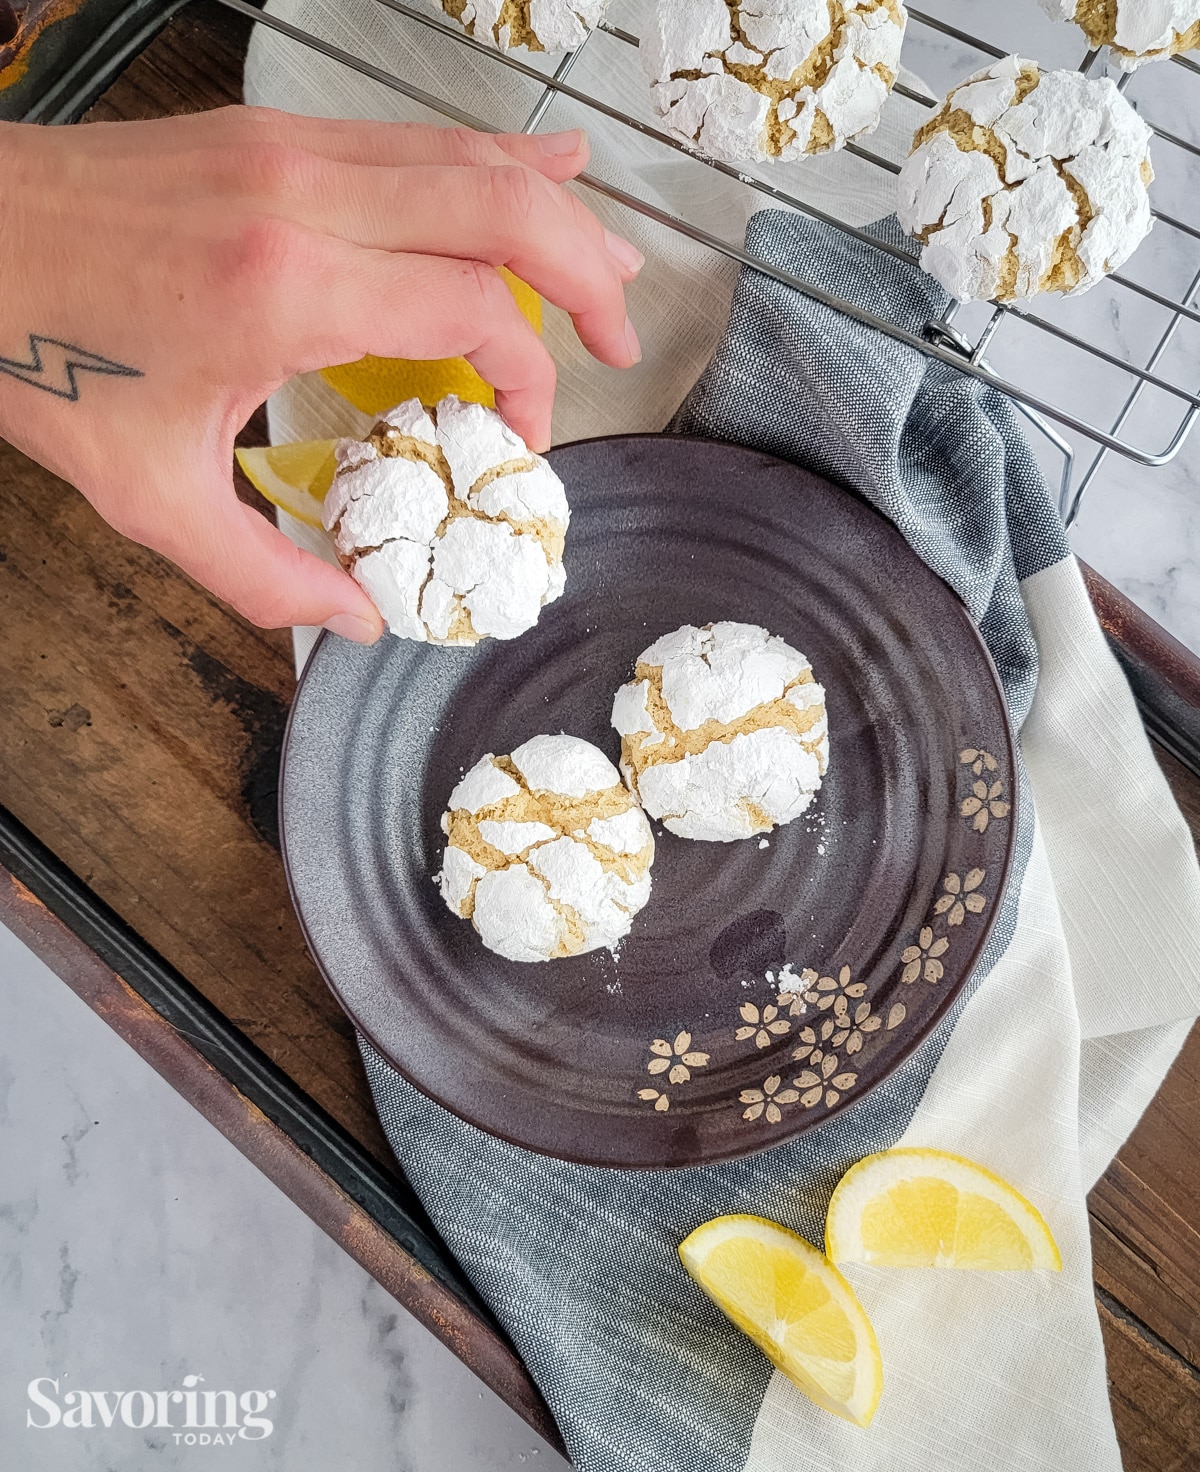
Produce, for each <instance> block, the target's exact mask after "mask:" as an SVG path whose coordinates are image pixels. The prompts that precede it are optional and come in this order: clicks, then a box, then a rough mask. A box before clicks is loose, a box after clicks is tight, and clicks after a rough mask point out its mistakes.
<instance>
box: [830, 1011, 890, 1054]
mask: <svg viewBox="0 0 1200 1472" xmlns="http://www.w3.org/2000/svg"><path fill="white" fill-rule="evenodd" d="M845 1021H846V1022H847V1023H848V1024H849V1026H848V1027H843V1028H842V1029H841V1030H840V1031H838V1032H835V1033H834V1035H833V1038H832V1042H833V1046H834V1047H835V1048H843V1047H844V1048H845V1050H846V1052H847V1053H859V1052H861V1051H862V1045H863V1042H864V1040H865V1039H864V1035H865V1034H869V1033H873V1032H878V1031H879V1029H880V1028H881V1027H882V1026H883V1018H882V1017H875V1016H873V1015H872V1012H871V1004H870V1002H860V1003H859V1004H858V1006H857V1007H855V1009H854V1014H853V1016H850V1017H847V1018H846V1019H845Z"/></svg>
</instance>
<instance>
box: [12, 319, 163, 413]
mask: <svg viewBox="0 0 1200 1472" xmlns="http://www.w3.org/2000/svg"><path fill="white" fill-rule="evenodd" d="M77 372H82V373H105V374H108V375H109V376H112V377H116V378H142V377H144V375H143V373H142V371H141V369H140V368H129V367H127V366H126V365H125V364H124V363H114V362H113V360H112V359H111V358H102V357H101V356H100V354H99V353H91V352H89V351H88V350H87V348H80V347H76V346H75V344H74V343H70V342H61V341H60V340H59V339H58V338H57V337H43V336H42V335H41V334H40V333H38V332H31V333H30V334H29V361H28V362H27V363H22V362H20V361H19V360H18V359H16V358H5V357H0V373H5V374H7V375H8V376H9V378H18V379H20V381H21V382H22V383H27V384H28V385H29V386H30V388H40V389H41V390H42V391H43V392H44V393H48V394H53V395H54V396H55V398H57V399H67V400H69V402H70V403H72V404H74V403H77V402H78V399H79V380H78V379H77V378H76V376H75V375H76V373H77Z"/></svg>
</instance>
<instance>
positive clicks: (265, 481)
mask: <svg viewBox="0 0 1200 1472" xmlns="http://www.w3.org/2000/svg"><path fill="white" fill-rule="evenodd" d="M336 443H337V441H336V440H298V441H296V442H294V443H293V444H290V445H264V446H262V447H261V448H256V449H252V450H235V451H234V454H235V455H236V456H237V462H238V464H239V465H240V466H241V467H242V471H243V472H244V474H245V476H246V479H247V480H248V481H249V482H250V484H251V485H252V486H253V487H254V489H255V490H256V491H258V493H259V494H260V495H262V496H265V497H266V498H267V500H268V501H270V502H271V503H272V505H274V506H279V507H281V508H282V510H284V511H288V512H290V513H291V514H292V515H293V516H295V517H297V518H298V519H299V520H300V521H304V522H307V523H308V525H309V526H320V525H321V507H322V504H323V503H324V500H325V492H326V491H327V490H328V489H329V487H330V486H331V485H332V484H333V473H334V470H335V469H336V468H337V466H336V462H335V460H334V456H333V448H334V445H335V444H336Z"/></svg>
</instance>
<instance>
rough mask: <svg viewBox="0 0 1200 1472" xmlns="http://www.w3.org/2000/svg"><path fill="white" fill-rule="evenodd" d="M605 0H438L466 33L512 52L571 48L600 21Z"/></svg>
mask: <svg viewBox="0 0 1200 1472" xmlns="http://www.w3.org/2000/svg"><path fill="white" fill-rule="evenodd" d="M606 3H607V0H441V7H442V9H443V11H445V13H446V14H447V15H448V16H449V17H450V19H451V20H456V21H457V22H458V23H459V25H460V26H462V28H463V30H464V31H466V33H467V35H468V36H473V37H474V38H475V40H476V41H482V42H484V43H485V44H486V45H488V46H494V47H495V48H496V50H497V51H511V50H512V49H513V48H514V47H516V46H524V47H525V48H526V49H527V50H529V51H574V50H575V49H576V47H578V46H582V45H583V43H584V42H585V41H586V40H587V38H588V32H589V31H591V30H593V29H594V28H595V27H596V26H597V25H598V24H599V23H600V17H601V15H602V14H603V13H604V7H605V5H606Z"/></svg>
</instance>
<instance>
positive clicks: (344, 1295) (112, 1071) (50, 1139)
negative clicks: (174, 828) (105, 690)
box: [0, 927, 565, 1472]
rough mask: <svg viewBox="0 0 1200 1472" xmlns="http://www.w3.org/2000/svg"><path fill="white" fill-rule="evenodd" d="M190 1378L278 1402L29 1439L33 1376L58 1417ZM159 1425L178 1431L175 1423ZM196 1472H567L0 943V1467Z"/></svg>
mask: <svg viewBox="0 0 1200 1472" xmlns="http://www.w3.org/2000/svg"><path fill="white" fill-rule="evenodd" d="M188 1375H202V1376H203V1377H204V1381H203V1384H201V1385H198V1386H197V1389H198V1390H200V1391H201V1392H202V1391H203V1390H204V1389H212V1390H222V1389H230V1390H234V1391H236V1392H237V1393H238V1394H239V1396H240V1395H241V1394H242V1393H243V1392H248V1391H252V1390H256V1389H257V1390H262V1391H274V1392H275V1394H274V1396H273V1397H272V1398H271V1399H270V1401H269V1402H268V1403H267V1407H266V1409H265V1410H264V1411H263V1413H262V1414H263V1416H265V1417H267V1418H269V1419H270V1420H271V1421H272V1422H273V1429H272V1431H271V1432H270V1434H269V1435H268V1436H266V1437H262V1438H259V1439H254V1440H243V1439H241V1438H238V1439H237V1440H235V1441H234V1444H233V1445H232V1446H227V1445H224V1444H220V1445H218V1444H216V1443H213V1442H210V1443H209V1444H208V1445H207V1446H206V1445H201V1444H200V1443H199V1441H197V1443H196V1444H194V1445H191V1446H189V1445H187V1444H186V1443H185V1442H184V1441H183V1440H182V1439H181V1440H180V1441H179V1442H178V1443H176V1441H175V1435H176V1432H175V1431H173V1430H166V1429H155V1428H153V1427H151V1428H149V1429H147V1430H136V1429H130V1428H128V1427H126V1426H125V1425H124V1424H123V1423H122V1420H121V1417H120V1414H119V1413H118V1416H117V1421H116V1425H114V1426H113V1427H112V1428H111V1429H104V1428H103V1427H101V1426H100V1425H96V1426H95V1427H93V1428H91V1429H88V1428H87V1427H86V1426H82V1427H78V1428H69V1427H66V1426H64V1425H58V1426H54V1427H47V1428H46V1429H30V1428H29V1427H28V1426H27V1424H26V1421H27V1412H32V1414H33V1416H34V1419H35V1420H36V1421H38V1422H39V1423H40V1422H44V1421H46V1420H48V1419H50V1413H49V1412H47V1411H45V1410H44V1409H43V1408H41V1407H37V1406H34V1404H33V1403H32V1402H31V1401H30V1400H29V1399H28V1396H27V1386H28V1384H29V1382H30V1381H31V1380H33V1379H35V1378H36V1377H41V1376H48V1377H50V1379H57V1380H58V1381H59V1389H58V1392H57V1393H55V1392H53V1391H52V1390H51V1389H50V1387H48V1386H44V1387H43V1390H44V1391H45V1392H46V1393H47V1394H49V1395H50V1396H51V1398H52V1399H55V1400H56V1402H57V1403H58V1404H59V1406H60V1407H62V1408H64V1409H65V1406H64V1402H63V1397H64V1396H65V1395H66V1393H67V1392H68V1390H69V1389H71V1388H72V1387H73V1388H75V1389H76V1390H83V1389H88V1390H104V1391H116V1390H131V1389H143V1390H147V1391H151V1392H153V1391H156V1390H168V1391H170V1390H174V1389H180V1388H181V1387H182V1384H183V1379H184V1377H185V1376H188ZM110 1403H111V1402H110ZM168 1410H169V1414H170V1416H171V1418H172V1420H173V1421H174V1423H175V1426H176V1427H177V1428H179V1426H180V1423H181V1421H182V1420H183V1417H184V1415H185V1413H186V1406H185V1405H183V1404H182V1403H180V1404H170V1405H169V1406H168ZM248 1410H249V1412H250V1413H252V1412H253V1410H254V1402H249V1405H248ZM238 1411H239V1417H238V1419H239V1421H244V1419H245V1414H246V1412H245V1411H243V1410H242V1409H241V1407H240V1406H239V1408H238ZM131 1417H132V1419H133V1420H134V1421H135V1422H136V1421H138V1420H140V1419H141V1403H140V1401H138V1402H136V1403H131ZM93 1419H97V1420H98V1416H96V1415H95V1414H94V1416H93ZM251 1429H254V1428H251ZM193 1434H197V1435H198V1434H199V1433H193ZM208 1434H209V1435H210V1436H211V1435H212V1433H211V1432H209V1433H208ZM222 1434H223V1435H231V1434H232V1433H230V1432H223V1433H222ZM180 1435H181V1438H182V1436H184V1435H186V1432H183V1431H182V1430H180ZM201 1466H204V1467H211V1466H223V1467H237V1468H286V1469H287V1472H342V1469H346V1472H351V1469H353V1472H385V1469H386V1472H494V1469H512V1468H520V1467H527V1468H529V1469H531V1472H534V1469H537V1468H542V1469H544V1472H555V1469H561V1468H563V1467H565V1463H563V1462H562V1460H561V1459H560V1458H559V1457H558V1456H557V1455H556V1454H555V1453H554V1452H553V1451H552V1450H551V1449H550V1448H549V1447H548V1446H546V1445H545V1444H544V1443H543V1442H541V1441H540V1440H539V1439H538V1438H537V1437H536V1436H535V1435H534V1434H533V1433H532V1432H531V1431H530V1430H529V1429H528V1428H527V1427H526V1426H525V1424H524V1423H523V1422H522V1421H520V1420H519V1419H518V1418H517V1416H515V1415H514V1414H513V1413H512V1412H511V1411H510V1410H509V1409H508V1407H507V1406H505V1405H504V1404H503V1403H502V1402H500V1401H499V1400H498V1399H497V1398H496V1397H495V1396H494V1395H493V1394H492V1393H491V1392H490V1391H489V1390H487V1389H485V1388H484V1386H483V1385H482V1384H481V1383H480V1382H479V1381H478V1380H476V1379H475V1378H474V1376H472V1375H471V1374H470V1372H469V1371H468V1370H467V1369H466V1368H465V1367H464V1366H463V1365H462V1364H460V1362H459V1361H458V1360H456V1359H455V1358H454V1357H453V1356H452V1355H451V1354H450V1353H449V1352H448V1351H447V1350H446V1349H444V1348H443V1347H442V1345H441V1344H440V1343H439V1342H438V1341H437V1340H436V1339H434V1338H433V1336H432V1335H431V1334H429V1333H428V1332H427V1331H426V1330H425V1329H424V1328H423V1327H422V1326H421V1325H419V1324H418V1323H417V1322H416V1320H414V1319H413V1318H412V1317H411V1316H410V1315H409V1314H407V1313H406V1312H405V1311H404V1310H403V1309H402V1308H401V1307H400V1306H399V1305H398V1304H397V1303H396V1302H395V1300H393V1299H392V1298H391V1297H390V1296H389V1295H388V1294H387V1293H385V1292H384V1290H383V1289H382V1288H380V1287H379V1285H378V1284H377V1283H375V1281H374V1280H373V1279H371V1278H370V1277H368V1276H367V1275H366V1273H364V1272H363V1271H362V1269H361V1268H359V1267H358V1266H357V1264H355V1263H354V1262H352V1261H351V1260H350V1258H348V1257H347V1256H346V1255H345V1254H344V1253H343V1252H342V1251H341V1249H340V1248H339V1247H338V1246H337V1245H336V1244H335V1243H333V1242H332V1241H331V1240H330V1239H329V1238H327V1237H326V1236H325V1235H324V1233H322V1232H321V1231H320V1230H319V1229H318V1228H317V1227H316V1226H314V1225H313V1223H312V1222H311V1221H310V1220H309V1219H308V1218H307V1217H306V1216H305V1215H304V1214H303V1213H302V1212H301V1211H300V1210H299V1209H298V1208H297V1207H296V1206H294V1205H293V1204H292V1202H291V1201H290V1200H288V1198H287V1197H286V1196H284V1195H283V1194H282V1193H281V1192H280V1191H279V1190H277V1189H276V1187H275V1186H273V1185H272V1184H271V1183H270V1182H269V1181H268V1180H267V1179H266V1178H265V1177H264V1176H263V1175H262V1174H261V1173H260V1172H259V1171H258V1169H257V1168H256V1167H255V1166H253V1165H251V1164H250V1162H249V1161H247V1160H246V1159H245V1158H244V1157H243V1156H242V1155H240V1154H239V1153H238V1151H237V1150H236V1149H234V1147H233V1146H232V1145H231V1144H229V1142H228V1141H227V1140H225V1138H224V1137H223V1136H222V1135H220V1134H218V1132H217V1131H216V1130H215V1129H214V1128H213V1127H212V1126H211V1125H210V1124H209V1123H208V1122H207V1121H206V1120H205V1119H204V1118H203V1117H202V1116H201V1115H200V1114H198V1113H197V1112H196V1111H195V1110H193V1109H192V1107H191V1106H190V1105H189V1104H187V1103H185V1102H184V1100H182V1099H181V1098H180V1097H179V1096H178V1095H177V1094H176V1093H175V1092H174V1090H173V1089H172V1088H171V1087H170V1085H168V1084H167V1083H166V1082H164V1080H162V1079H161V1078H160V1077H159V1076H158V1075H157V1074H156V1073H155V1072H154V1071H153V1070H152V1069H151V1068H150V1067H149V1065H147V1064H146V1063H144V1062H143V1061H142V1059H141V1058H140V1057H138V1055H137V1054H136V1053H134V1052H133V1050H132V1049H131V1048H129V1047H128V1046H127V1045H126V1044H125V1043H124V1042H122V1041H121V1039H120V1038H118V1037H117V1035H116V1034H115V1033H114V1032H112V1031H111V1030H110V1029H109V1027H108V1025H107V1024H106V1023H104V1022H103V1021H101V1020H100V1018H98V1017H97V1016H96V1015H95V1014H94V1013H93V1012H92V1011H91V1010H90V1009H89V1008H88V1007H87V1006H86V1005H85V1004H84V1003H83V1002H81V1001H80V1000H79V999H78V998H77V997H76V996H75V995H74V993H73V992H71V991H70V990H69V989H68V988H67V987H66V986H65V985H64V984H63V983H62V982H61V981H59V980H58V978H57V977H55V976H54V975H53V974H52V973H51V972H50V971H48V970H47V969H46V967H45V966H43V965H42V963H41V962H40V961H38V960H37V958H36V957H34V956H33V955H32V953H31V952H29V951H28V950H27V949H26V948H25V947H23V946H22V945H21V944H20V942H18V941H17V940H16V938H15V937H14V936H13V935H12V934H11V933H10V932H9V931H7V930H5V929H4V928H3V927H0V1468H4V1469H6V1472H7V1469H11V1472H110V1469H116V1468H120V1469H121V1472H137V1469H140V1468H149V1467H155V1468H160V1467H161V1468H180V1469H195V1468H199V1467H201Z"/></svg>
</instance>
